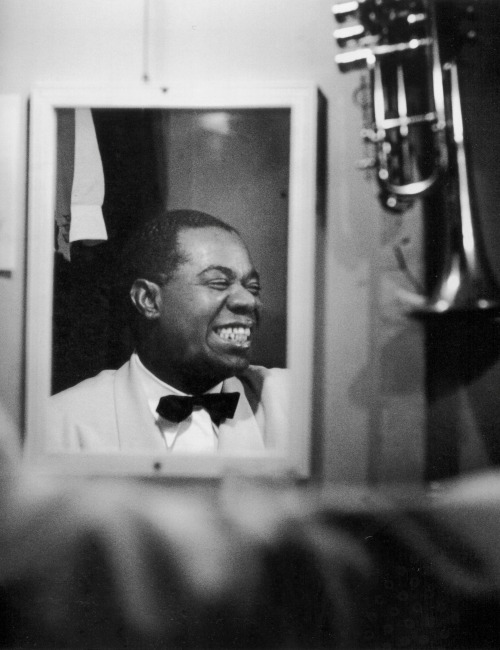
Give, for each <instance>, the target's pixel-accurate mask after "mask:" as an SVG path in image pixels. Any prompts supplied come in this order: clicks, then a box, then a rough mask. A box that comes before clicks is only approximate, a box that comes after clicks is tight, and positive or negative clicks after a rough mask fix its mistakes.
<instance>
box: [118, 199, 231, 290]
mask: <svg viewBox="0 0 500 650" xmlns="http://www.w3.org/2000/svg"><path fill="white" fill-rule="evenodd" d="M196 228H220V229H222V230H226V231H228V232H232V233H235V234H236V235H238V236H240V235H239V233H238V231H237V230H236V229H235V228H233V227H232V226H230V225H229V224H227V223H225V222H224V221H222V220H221V219H218V218H217V217H214V216H212V215H211V214H207V213H205V212H199V211H198V210H172V211H170V212H167V211H163V212H158V213H156V214H154V215H153V216H151V217H149V218H148V219H147V220H145V221H144V223H143V224H141V226H139V227H138V228H137V229H136V230H135V231H134V232H133V233H132V234H131V235H130V237H129V238H128V240H127V242H126V244H125V246H124V248H123V251H122V255H121V258H122V259H121V264H120V267H121V268H120V274H121V282H123V283H125V284H126V286H127V289H129V288H130V287H131V286H132V284H133V282H134V280H136V279H137V278H145V279H150V280H154V279H155V277H156V276H158V274H159V273H161V274H162V276H165V278H164V281H165V280H166V281H168V280H169V279H170V278H171V277H172V275H173V274H174V272H175V270H176V269H177V267H178V266H179V264H181V263H182V262H184V261H186V260H185V257H184V255H183V254H182V251H180V250H179V247H178V239H179V233H180V232H181V231H183V230H188V229H196Z"/></svg>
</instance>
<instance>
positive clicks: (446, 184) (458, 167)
mask: <svg viewBox="0 0 500 650" xmlns="http://www.w3.org/2000/svg"><path fill="white" fill-rule="evenodd" d="M455 1H456V2H460V0H455ZM438 5H439V0H355V1H349V2H343V3H340V4H337V5H334V7H333V9H332V11H333V15H334V17H335V19H336V21H337V22H338V23H340V24H341V26H340V27H339V28H338V29H336V30H335V31H334V37H335V39H336V41H337V43H338V44H339V46H340V47H341V48H349V46H352V44H355V46H356V48H355V49H352V48H351V49H347V51H344V52H341V53H340V54H338V55H337V56H336V62H337V65H338V66H339V68H340V70H341V71H342V72H347V71H350V70H353V69H360V68H364V69H366V70H367V71H368V74H369V81H370V84H369V85H370V90H371V102H370V104H371V111H370V124H369V125H368V126H365V128H363V130H362V133H361V135H362V138H363V139H364V140H365V141H367V142H369V143H371V144H372V145H373V146H374V149H375V155H374V160H373V166H374V167H376V170H377V181H378V184H379V187H380V194H379V197H380V200H381V203H382V205H383V206H384V207H385V208H386V209H388V210H393V211H399V212H402V211H404V210H406V209H407V208H408V207H409V206H410V205H411V204H412V202H413V201H415V200H416V199H421V200H422V206H423V215H424V229H425V230H426V233H427V234H426V239H427V240H430V241H432V240H436V239H438V238H441V245H440V251H439V256H438V257H439V259H438V260H437V261H435V260H434V261H433V267H432V269H431V272H429V273H428V278H427V280H428V281H427V283H426V284H427V286H426V292H425V295H415V296H413V297H412V299H411V302H412V304H413V307H414V309H413V311H412V312H411V313H412V314H413V315H414V316H416V317H432V316H435V315H440V316H441V317H442V315H447V316H461V317H464V316H467V315H474V316H475V315H477V314H478V313H481V314H485V315H486V314H492V313H498V311H499V308H500V293H499V290H498V287H497V285H496V283H495V280H494V277H493V274H492V272H491V269H490V267H489V264H488V261H487V258H486V256H485V254H484V246H483V243H482V240H481V232H480V228H479V222H478V219H477V215H476V212H477V207H476V205H477V204H476V200H475V196H474V191H473V189H474V188H473V186H472V177H471V174H470V171H469V170H468V165H467V157H466V153H465V144H464V128H463V118H462V110H461V101H460V87H459V75H458V66H457V62H456V53H455V52H453V51H447V49H446V48H444V47H442V45H441V43H440V33H439V30H438V17H437V7H438ZM461 8H462V9H463V12H464V13H465V14H466V16H467V19H468V20H469V19H470V16H471V15H472V14H473V11H471V8H472V9H473V6H472V4H471V3H470V2H469V3H467V2H463V1H462V2H461ZM353 19H354V20H356V21H357V22H355V23H354V24H346V23H352V21H353ZM471 32H472V30H469V35H470V33H471ZM449 49H450V48H448V50H449ZM436 208H437V209H438V210H439V213H438V212H437V209H436Z"/></svg>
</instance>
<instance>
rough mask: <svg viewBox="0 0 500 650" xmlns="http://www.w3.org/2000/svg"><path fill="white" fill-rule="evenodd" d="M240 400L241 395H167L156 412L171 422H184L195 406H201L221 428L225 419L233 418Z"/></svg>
mask: <svg viewBox="0 0 500 650" xmlns="http://www.w3.org/2000/svg"><path fill="white" fill-rule="evenodd" d="M239 398H240V394H239V393H205V394H204V395H192V396H190V395H186V396H184V395H165V397H162V398H161V399H160V401H159V403H158V406H157V408H156V412H157V413H159V414H160V415H161V416H162V418H165V419H166V420H170V422H182V420H185V419H186V418H188V417H189V416H190V415H191V413H192V412H193V408H194V407H195V406H200V407H201V408H204V409H205V410H206V411H208V413H209V414H210V417H211V418H212V420H213V422H214V423H215V424H216V425H217V426H219V424H220V423H221V422H222V420H224V419H225V418H232V417H233V415H234V412H235V411H236V406H237V405H238V400H239Z"/></svg>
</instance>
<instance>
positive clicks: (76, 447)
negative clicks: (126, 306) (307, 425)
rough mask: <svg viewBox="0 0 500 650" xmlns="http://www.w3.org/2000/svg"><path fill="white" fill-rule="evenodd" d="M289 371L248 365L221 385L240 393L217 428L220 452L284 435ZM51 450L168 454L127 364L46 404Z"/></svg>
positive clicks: (251, 447) (258, 446)
mask: <svg viewBox="0 0 500 650" xmlns="http://www.w3.org/2000/svg"><path fill="white" fill-rule="evenodd" d="M288 382H289V377H288V371H287V370H283V369H280V368H273V369H267V368H263V367H262V366H250V367H249V368H248V369H247V370H246V371H245V372H244V373H243V374H242V375H241V376H238V377H231V378H229V379H227V380H225V381H224V382H223V386H222V391H223V392H234V391H237V392H239V393H240V399H239V402H238V406H237V408H236V412H235V414H234V417H233V418H232V419H228V420H224V421H223V422H222V423H221V425H220V427H219V451H230V452H232V451H236V452H249V451H256V450H262V449H264V448H273V447H275V446H276V445H277V444H279V441H281V440H284V439H286V436H287V434H288V411H289V409H288V401H289V399H290V396H289V387H288ZM49 402H50V404H49V418H48V431H47V440H46V444H45V448H46V450H47V451H49V452H57V451H64V452H72V451H74V452H78V451H89V452H96V453H115V452H120V451H122V452H151V453H159V452H165V453H166V452H167V450H166V447H165V442H164V440H163V437H162V435H161V433H160V431H159V429H158V427H157V426H156V423H155V421H154V418H153V416H152V414H151V411H150V409H149V406H148V404H147V399H146V396H145V394H144V393H143V391H142V388H141V386H140V382H138V381H137V380H136V378H134V377H133V365H132V364H131V363H130V360H129V361H128V362H127V363H125V364H124V365H123V366H122V367H121V368H119V369H118V370H104V371H102V372H101V373H100V374H98V375H97V376H95V377H92V378H91V379H86V380H85V381H82V382H81V383H79V384H77V385H76V386H73V387H72V388H68V389H67V390H65V391H62V392H61V393H58V394H57V395H54V396H53V397H51V398H50V400H49Z"/></svg>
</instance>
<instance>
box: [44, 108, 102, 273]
mask: <svg viewBox="0 0 500 650" xmlns="http://www.w3.org/2000/svg"><path fill="white" fill-rule="evenodd" d="M57 142H58V145H57V189H56V210H55V220H56V224H57V226H58V236H57V250H58V251H59V252H60V253H61V254H62V255H63V256H64V257H65V258H66V259H67V260H70V259H71V254H70V244H71V243H72V242H75V241H84V242H85V243H86V244H88V245H91V244H94V243H97V242H99V241H103V240H106V239H107V238H108V236H107V232H106V225H105V223H104V217H103V213H102V205H103V202H104V192H105V187H104V172H103V166H102V161H101V156H100V153H99V146H98V143H97V137H96V131H95V127H94V122H93V119H92V112H91V110H90V109H89V108H76V109H63V110H60V111H58V138H57Z"/></svg>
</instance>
